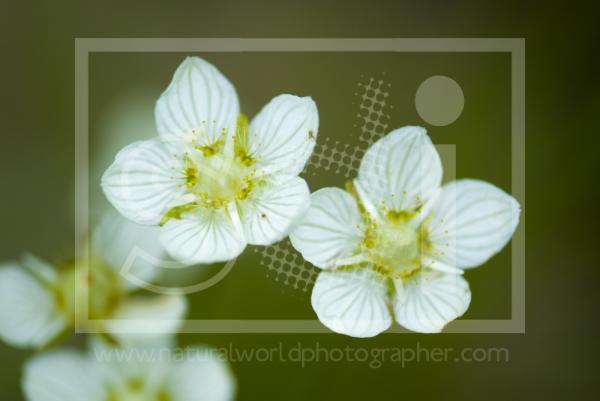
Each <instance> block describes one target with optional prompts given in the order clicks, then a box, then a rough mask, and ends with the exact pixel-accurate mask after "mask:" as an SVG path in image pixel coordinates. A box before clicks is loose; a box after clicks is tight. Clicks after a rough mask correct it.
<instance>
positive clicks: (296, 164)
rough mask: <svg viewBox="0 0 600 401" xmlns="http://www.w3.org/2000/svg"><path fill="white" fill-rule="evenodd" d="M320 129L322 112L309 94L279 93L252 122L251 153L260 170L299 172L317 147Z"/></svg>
mask: <svg viewBox="0 0 600 401" xmlns="http://www.w3.org/2000/svg"><path fill="white" fill-rule="evenodd" d="M318 130H319V113H318V111H317V105H316V104H315V102H314V101H313V100H312V99H311V98H310V97H298V96H293V95H279V96H277V97H275V98H273V99H272V100H271V101H270V102H269V103H268V104H267V105H266V106H265V107H263V109H262V110H261V111H260V113H258V114H257V116H256V117H255V118H254V119H253V120H252V122H251V123H250V129H249V133H248V135H249V137H248V143H249V151H248V153H249V154H250V155H251V156H252V157H253V158H254V159H255V160H256V161H257V163H256V168H257V169H258V170H261V169H263V170H267V171H268V172H274V171H281V172H285V173H287V174H291V175H298V174H300V172H301V171H302V169H303V168H304V165H305V164H306V161H307V160H308V158H309V157H310V155H311V153H312V151H313V149H314V147H315V142H316V138H317V131H318Z"/></svg>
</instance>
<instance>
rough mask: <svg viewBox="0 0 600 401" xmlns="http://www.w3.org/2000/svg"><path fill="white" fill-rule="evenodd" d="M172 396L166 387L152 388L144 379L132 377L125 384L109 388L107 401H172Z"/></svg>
mask: <svg viewBox="0 0 600 401" xmlns="http://www.w3.org/2000/svg"><path fill="white" fill-rule="evenodd" d="M171 400H172V397H171V395H170V394H169V393H168V392H167V390H166V389H164V388H162V387H161V388H158V389H152V388H149V386H148V384H147V383H146V382H145V381H144V379H140V378H130V379H128V380H126V381H125V383H124V385H123V386H118V387H114V388H112V389H110V390H109V393H108V396H107V400H106V401H171Z"/></svg>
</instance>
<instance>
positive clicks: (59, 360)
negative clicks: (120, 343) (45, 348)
mask: <svg viewBox="0 0 600 401" xmlns="http://www.w3.org/2000/svg"><path fill="white" fill-rule="evenodd" d="M22 384H23V391H24V393H25V395H26V398H27V400H29V401H81V400H86V401H104V400H106V398H107V396H108V394H107V393H106V390H105V388H104V387H103V385H102V378H101V377H100V375H99V372H98V371H97V370H96V369H95V366H94V364H93V363H91V361H90V360H89V359H88V358H87V357H85V356H84V355H82V354H81V353H79V352H75V351H67V350H60V351H53V352H51V353H47V354H42V355H40V356H37V357H34V358H33V359H31V360H30V361H29V362H28V363H27V364H26V365H25V369H24V376H23V383H22Z"/></svg>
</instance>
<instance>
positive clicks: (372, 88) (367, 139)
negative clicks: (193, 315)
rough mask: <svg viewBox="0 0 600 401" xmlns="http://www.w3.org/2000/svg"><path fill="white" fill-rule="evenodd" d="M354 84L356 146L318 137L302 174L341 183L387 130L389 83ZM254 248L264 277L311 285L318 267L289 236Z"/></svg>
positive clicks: (303, 286)
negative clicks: (324, 174)
mask: <svg viewBox="0 0 600 401" xmlns="http://www.w3.org/2000/svg"><path fill="white" fill-rule="evenodd" d="M357 86H358V90H357V92H356V93H355V94H354V95H355V96H356V97H357V98H358V113H357V114H356V117H357V119H358V122H357V123H356V124H355V125H354V127H355V128H357V129H358V131H359V132H360V134H359V143H358V146H351V145H348V144H345V143H341V142H339V141H334V140H332V139H331V138H323V137H318V139H317V145H316V146H315V150H314V152H313V154H312V156H311V158H310V160H309V161H308V163H307V164H306V167H305V168H304V171H303V174H304V175H305V176H310V175H312V176H314V175H316V174H317V173H318V172H319V171H332V172H334V173H335V174H338V175H340V176H341V178H342V180H340V186H341V185H342V184H343V183H344V181H345V180H347V179H352V178H354V177H356V175H357V173H358V168H359V167H360V161H361V159H362V157H363V155H364V153H365V152H366V150H367V149H368V148H369V146H371V145H372V144H373V143H374V142H375V141H377V140H378V139H380V138H382V137H383V136H384V135H385V134H386V133H387V129H388V121H389V119H390V115H389V114H388V111H389V109H391V108H392V106H390V105H388V104H387V98H388V96H389V89H390V88H391V85H390V84H389V83H386V82H385V81H384V80H383V79H377V78H374V77H370V78H368V79H365V80H364V81H362V82H358V84H357ZM254 249H255V252H259V253H260V254H261V255H262V258H261V262H260V264H261V265H263V266H266V267H267V277H271V278H274V279H275V280H276V281H278V282H281V283H283V284H285V285H288V286H291V287H292V288H294V289H297V290H302V291H304V292H306V291H308V289H309V288H312V285H313V284H314V282H315V280H316V279H317V276H318V274H319V271H320V269H319V268H317V267H315V266H313V265H311V264H310V263H308V262H307V261H305V260H304V259H303V258H302V255H300V254H299V253H298V252H297V251H296V250H295V249H294V248H293V247H292V244H291V243H290V241H289V240H287V239H286V240H284V241H281V242H279V243H276V244H274V245H269V246H266V247H261V248H254Z"/></svg>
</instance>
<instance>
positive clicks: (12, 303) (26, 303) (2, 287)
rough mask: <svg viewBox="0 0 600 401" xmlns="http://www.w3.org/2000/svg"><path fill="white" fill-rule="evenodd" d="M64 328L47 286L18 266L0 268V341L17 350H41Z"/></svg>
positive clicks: (65, 322) (6, 265)
mask: <svg viewBox="0 0 600 401" xmlns="http://www.w3.org/2000/svg"><path fill="white" fill-rule="evenodd" d="M66 325H67V321H66V317H65V316H63V315H62V314H61V313H60V310H59V308H58V305H57V304H56V299H55V298H54V296H53V295H52V293H51V290H50V288H49V286H48V285H47V283H42V281H40V280H38V279H36V278H34V277H33V276H32V275H31V274H29V272H27V270H25V268H23V267H21V266H19V265H17V264H8V263H7V264H3V265H1V266H0V337H1V338H2V339H3V340H4V341H6V342H7V343H9V344H11V345H14V346H17V347H40V346H43V345H45V344H47V343H48V342H50V341H51V340H53V339H54V338H55V337H56V336H57V335H58V334H59V333H60V332H61V331H62V330H63V329H65V327H66Z"/></svg>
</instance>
